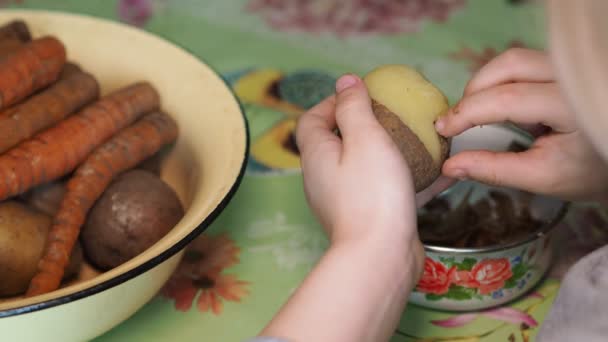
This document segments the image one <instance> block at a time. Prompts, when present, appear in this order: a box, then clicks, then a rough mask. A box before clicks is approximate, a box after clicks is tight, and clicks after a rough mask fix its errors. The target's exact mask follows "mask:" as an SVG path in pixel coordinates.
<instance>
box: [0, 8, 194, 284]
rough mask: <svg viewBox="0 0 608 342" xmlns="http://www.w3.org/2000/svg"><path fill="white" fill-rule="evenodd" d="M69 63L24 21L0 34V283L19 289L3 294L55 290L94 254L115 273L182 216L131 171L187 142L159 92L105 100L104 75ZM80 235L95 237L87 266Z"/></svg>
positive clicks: (124, 93) (164, 188) (140, 90)
mask: <svg viewBox="0 0 608 342" xmlns="http://www.w3.org/2000/svg"><path fill="white" fill-rule="evenodd" d="M66 56H67V53H66V48H65V46H64V44H63V43H62V42H61V41H60V40H59V39H58V38H56V37H52V36H45V37H39V38H34V37H32V35H31V34H30V31H29V29H28V27H27V25H26V24H25V23H24V22H23V21H20V20H16V21H13V22H11V23H8V24H6V25H4V26H2V27H0V201H2V202H0V283H2V284H10V286H8V285H7V286H0V296H13V295H20V294H23V293H24V292H25V294H26V296H35V295H40V294H44V293H48V292H51V291H54V290H56V289H58V288H59V287H60V286H61V283H62V281H63V280H65V279H66V278H68V276H70V275H72V276H73V275H74V274H77V273H78V272H77V271H74V269H76V270H78V267H77V266H78V265H76V266H74V263H75V261H74V260H76V264H78V262H89V261H90V260H91V259H92V258H91V255H93V256H94V262H92V263H93V264H95V265H96V266H97V267H98V268H99V269H100V270H107V269H110V268H112V267H116V266H118V265H120V264H121V263H124V262H126V261H127V260H128V259H130V258H132V257H133V256H135V255H137V254H139V253H141V252H143V251H144V250H145V249H147V248H148V247H150V246H151V245H152V244H154V243H155V242H156V241H158V240H159V239H160V238H162V237H163V236H164V235H165V234H166V233H167V232H168V231H169V230H170V229H171V228H172V227H173V226H174V225H175V224H177V222H178V221H179V220H180V219H181V217H182V216H183V208H182V206H181V203H180V202H179V199H178V197H177V195H176V194H175V193H174V191H173V190H172V189H171V188H170V187H169V186H168V185H166V184H165V183H164V182H162V180H161V179H160V178H159V177H158V175H156V174H154V173H151V172H148V171H143V170H138V171H130V170H132V169H136V168H138V167H139V166H140V165H141V163H142V162H144V161H146V160H149V159H150V158H152V157H154V156H155V155H157V154H158V152H159V150H161V148H163V147H164V146H166V145H170V144H172V143H173V142H175V140H176V139H177V137H178V128H177V124H176V122H175V121H174V120H173V119H172V118H171V117H170V116H169V115H168V114H166V113H164V112H163V111H162V110H161V103H160V96H159V94H158V92H157V91H156V89H155V88H154V86H153V85H151V84H150V83H148V82H145V81H137V82H134V83H132V84H130V85H128V86H126V87H124V88H121V89H117V90H115V91H113V92H111V93H110V94H107V95H105V96H102V97H100V91H99V84H98V82H97V80H96V79H95V77H94V76H93V75H91V74H90V73H88V72H87V71H86V70H83V69H82V68H81V67H79V66H78V65H77V64H76V63H74V62H72V61H67V59H66V58H67V57H66ZM132 172H138V174H137V176H136V177H133V176H131V177H127V175H128V174H129V173H132ZM117 179H118V180H120V182H121V184H122V185H120V186H116V187H114V189H113V190H112V191H111V192H112V193H111V194H110V195H112V196H110V197H111V198H109V199H107V200H105V201H100V198H103V197H104V196H106V195H108V194H107V192H108V191H109V190H108V189H109V187H112V186H113V182H115V181H117ZM143 189H145V190H146V195H145V196H142V195H141V192H142V191H143ZM116 198H118V199H116ZM120 198H122V201H124V202H125V203H130V204H129V205H121V204H122V202H120ZM133 199H137V200H136V201H134V200H133ZM114 200H116V201H119V202H118V203H112V201H114ZM100 202H103V204H100ZM134 202H137V203H134ZM125 208H126V209H125ZM163 208H169V209H167V210H164V209H163ZM90 212H96V213H97V214H96V216H95V219H94V220H93V221H92V222H91V220H89V222H88V221H87V220H88V217H89V213H90ZM150 222H154V223H155V225H152V226H151V225H150ZM83 227H84V228H83ZM83 229H86V230H90V231H92V232H94V234H88V235H87V238H86V240H83V244H82V246H83V247H84V248H83V252H84V253H83V254H84V256H85V258H84V259H86V260H85V261H83V260H82V259H83V257H82V255H81V253H82V252H81V251H80V242H79V238H81V237H82V235H83V234H81V231H82V230H83ZM119 231H121V232H119ZM117 232H118V233H117ZM117 234H119V235H118V236H123V235H124V238H121V239H117V238H116V237H117ZM120 234H123V235H120ZM150 236H152V237H153V238H150ZM117 240H118V241H120V242H119V243H116V241H117ZM90 246H96V247H95V248H93V247H90ZM86 247H89V249H90V250H87V248H86ZM75 251H76V254H77V256H76V257H74V254H75ZM117 256H120V257H118V258H117Z"/></svg>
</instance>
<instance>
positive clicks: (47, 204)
mask: <svg viewBox="0 0 608 342" xmlns="http://www.w3.org/2000/svg"><path fill="white" fill-rule="evenodd" d="M64 193H65V184H64V183H63V182H51V183H47V184H43V185H40V186H37V187H35V188H33V189H32V190H30V191H28V192H27V193H25V194H24V195H23V196H22V199H23V201H25V202H26V203H27V204H28V205H29V206H31V207H32V208H34V209H37V210H40V211H42V212H43V213H45V214H47V215H51V216H54V215H55V214H56V213H57V211H58V210H59V205H60V204H61V200H62V199H63V195H64Z"/></svg>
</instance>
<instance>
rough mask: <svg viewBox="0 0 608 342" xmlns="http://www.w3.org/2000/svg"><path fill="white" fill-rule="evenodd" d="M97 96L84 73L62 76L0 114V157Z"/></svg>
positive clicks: (94, 85) (96, 88) (68, 72)
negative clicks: (47, 86)
mask: <svg viewBox="0 0 608 342" xmlns="http://www.w3.org/2000/svg"><path fill="white" fill-rule="evenodd" d="M98 96H99V85H98V84H97V81H96V80H95V78H94V77H93V76H91V75H89V74H87V73H84V72H78V71H76V70H66V72H65V76H64V77H63V78H62V79H60V80H59V81H58V82H56V83H54V84H53V85H52V86H50V87H49V88H47V89H45V90H43V91H42V92H40V93H38V94H36V95H34V96H32V97H30V98H29V99H27V100H25V101H24V102H22V103H21V104H18V105H16V106H14V107H10V108H8V109H7V110H5V111H4V112H0V153H2V152H5V151H6V150H8V149H9V148H11V147H13V146H15V145H17V144H18V143H20V142H22V141H23V140H26V139H29V138H31V137H32V136H34V134H36V133H38V132H40V131H42V130H44V129H46V128H48V127H50V126H52V125H54V124H56V123H57V122H59V121H61V120H63V119H65V118H66V117H67V116H68V115H70V114H72V113H74V112H75V111H77V110H79V109H80V108H82V107H83V106H84V105H86V104H88V103H89V102H91V101H93V100H95V99H97V97H98Z"/></svg>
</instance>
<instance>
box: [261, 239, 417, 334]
mask: <svg viewBox="0 0 608 342" xmlns="http://www.w3.org/2000/svg"><path fill="white" fill-rule="evenodd" d="M419 252H420V251H416V252H414V251H412V246H406V245H399V244H395V245H384V244H375V243H373V242H370V243H362V244H361V245H357V244H344V245H339V246H332V247H331V248H330V249H329V251H328V252H327V253H326V254H325V255H324V256H323V258H322V259H321V261H320V262H319V264H318V265H317V266H316V267H315V269H314V270H313V271H312V273H311V274H310V275H309V276H308V277H307V278H306V280H305V281H304V283H303V284H302V286H301V287H300V288H299V289H298V290H297V291H296V293H295V294H294V296H293V297H292V298H291V299H290V300H289V301H288V303H287V304H286V305H285V306H284V307H283V309H282V310H281V311H280V313H279V314H278V315H277V316H276V317H275V319H274V320H273V321H272V322H271V323H270V325H269V326H268V327H267V328H266V329H265V330H264V332H263V335H265V336H277V337H282V338H285V339H286V340H288V341H338V342H339V341H388V340H389V338H390V337H391V336H392V334H393V332H394V329H395V327H396V326H397V323H398V321H399V317H400V316H401V314H402V312H403V309H404V307H405V304H406V301H407V297H408V294H409V293H410V291H411V290H412V289H413V287H414V285H415V282H416V281H417V279H418V276H417V275H418V274H420V266H419V264H420V260H419V254H420V253H419Z"/></svg>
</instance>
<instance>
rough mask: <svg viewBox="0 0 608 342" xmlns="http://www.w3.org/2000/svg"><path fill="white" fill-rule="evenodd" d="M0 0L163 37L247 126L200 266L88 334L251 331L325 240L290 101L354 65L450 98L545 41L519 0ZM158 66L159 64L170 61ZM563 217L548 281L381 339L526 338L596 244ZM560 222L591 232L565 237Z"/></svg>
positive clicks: (232, 335) (602, 237) (535, 13)
mask: <svg viewBox="0 0 608 342" xmlns="http://www.w3.org/2000/svg"><path fill="white" fill-rule="evenodd" d="M0 3H2V4H3V5H5V6H17V7H27V8H44V9H54V10H61V11H71V12H77V13H86V14H90V15H95V16H101V17H105V18H110V19H113V20H121V21H125V22H128V23H130V24H132V25H137V26H141V27H142V28H144V29H146V30H148V31H150V32H153V33H155V34H158V35H160V36H163V37H165V38H167V39H169V40H171V41H173V42H175V43H177V44H179V45H181V46H183V47H185V48H187V49H188V50H190V51H191V52H193V53H194V54H196V55H197V56H200V57H201V58H202V59H203V60H205V61H206V62H208V63H209V64H211V66H212V67H214V68H215V69H216V70H218V72H220V73H221V74H222V75H224V76H225V78H226V79H227V81H228V82H229V83H230V84H231V85H232V86H233V87H234V88H235V90H236V92H237V95H238V96H239V97H240V98H241V100H242V102H243V103H244V107H245V109H246V114H247V117H248V119H249V121H250V125H251V137H252V158H251V160H250V162H249V166H248V173H247V175H246V177H245V179H244V182H243V184H242V186H241V188H240V190H239V192H238V194H237V196H236V197H235V199H234V201H233V202H232V203H231V205H230V206H229V208H228V209H227V210H226V211H225V213H224V214H222V215H221V217H220V219H218V221H217V222H216V223H215V224H214V225H213V227H212V228H211V229H209V230H208V232H207V234H205V235H204V236H202V237H200V238H199V239H198V240H196V241H195V242H194V243H193V244H192V245H191V246H190V247H189V251H188V253H187V256H188V257H187V258H186V260H185V261H184V262H189V263H196V264H197V268H198V269H199V270H201V271H200V272H201V274H199V275H197V279H196V281H190V282H185V283H184V282H180V281H179V278H178V277H176V278H174V279H173V280H172V281H170V282H169V283H168V284H167V286H166V287H165V289H164V290H163V293H161V294H159V296H158V297H157V298H156V299H154V300H153V301H152V302H150V303H149V304H148V305H146V306H145V307H144V308H143V309H142V310H141V311H140V312H138V313H137V314H136V315H135V316H134V317H132V318H131V319H130V320H128V321H126V322H125V323H123V324H122V325H120V326H118V327H117V328H115V329H114V330H113V331H110V332H109V333H107V334H106V335H104V336H102V337H99V338H98V339H97V341H98V342H106V341H168V340H173V339H176V340H179V341H226V342H230V341H240V340H242V339H244V338H247V337H249V336H252V335H254V334H256V333H257V332H258V331H259V330H260V329H261V328H262V327H263V326H264V324H265V323H266V322H267V321H268V320H269V319H270V318H271V317H272V315H273V314H274V313H275V312H276V310H277V309H278V308H279V307H280V305H281V304H282V303H283V302H284V301H285V300H286V298H287V297H288V296H289V294H290V293H291V292H292V291H293V290H294V289H295V288H296V287H297V285H298V284H299V283H300V281H301V280H302V279H303V278H304V277H305V275H306V274H307V272H308V271H309V270H310V269H311V267H312V266H313V264H314V263H315V261H316V260H318V258H319V257H320V255H321V254H322V252H323V250H324V248H326V246H327V241H326V239H325V237H324V235H323V233H322V230H321V228H320V226H319V224H318V223H317V222H316V221H315V219H314V217H313V216H312V214H311V213H310V212H309V210H308V208H307V205H306V202H305V199H304V195H303V191H302V179H301V174H300V172H299V170H298V158H297V154H296V153H295V152H294V151H293V150H294V148H293V144H292V142H291V141H290V132H291V131H292V130H293V122H294V120H293V118H294V117H295V116H297V114H298V113H299V109H298V107H296V106H294V105H298V106H300V107H306V106H309V105H310V104H312V103H314V102H315V101H316V100H317V99H319V98H321V97H322V96H324V95H326V94H327V93H328V92H331V91H332V89H333V88H332V87H333V84H332V82H333V79H334V78H335V77H337V76H338V75H339V74H341V73H344V72H357V73H361V74H362V73H365V72H366V71H369V70H370V69H371V68H372V67H374V66H376V65H379V64H384V63H407V64H411V65H414V66H416V67H417V68H419V69H420V70H421V71H422V72H423V73H425V74H426V75H427V76H428V77H429V78H430V79H431V80H432V81H433V82H434V83H435V84H437V85H438V86H439V87H440V88H441V89H442V90H443V91H444V92H445V93H446V95H447V96H448V98H449V99H450V101H451V102H452V103H453V102H454V101H457V100H458V98H459V96H460V94H461V92H462V89H463V87H464V85H465V83H466V82H467V80H468V79H469V78H470V77H471V74H472V72H474V71H475V70H476V69H478V68H479V67H480V66H481V65H483V64H484V63H485V62H486V61H487V60H489V59H490V58H492V57H493V56H495V55H496V54H497V53H499V52H500V51H502V50H504V49H506V48H508V47H509V46H527V47H536V48H542V47H543V45H544V35H543V30H544V22H543V16H542V8H541V7H539V5H537V4H535V3H534V2H532V1H515V0H511V1H507V0H402V1H398V0H386V1H376V2H372V1H363V0H349V1H338V0H310V1H306V0H234V1H228V0H226V1H211V0H207V1H205V0H199V1H197V0H122V1H116V0H114V1H109V0H103V1H102V0H87V1H84V0H64V1H56V0H47V1H43V0H21V1H18V0H15V1H8V0H4V1H1V2H0ZM371 3H375V4H376V5H372V4H371ZM402 3H407V6H406V7H402V6H401V5H400V4H402ZM92 44H94V39H93V40H92ZM165 67H166V68H171V61H167V63H166V66H165ZM293 89H298V91H297V92H294V91H293ZM277 94H278V95H280V96H277ZM193 115H194V113H193ZM567 223H571V224H570V225H568V224H567ZM567 223H566V224H564V225H563V227H560V230H561V234H562V235H564V236H569V237H572V238H568V239H565V240H566V241H568V242H569V245H568V246H567V247H568V248H569V249H566V247H564V251H565V250H571V251H572V252H571V253H565V252H564V253H562V254H561V255H562V258H561V259H560V260H559V261H558V263H559V265H558V266H557V267H556V268H554V272H553V273H552V277H550V278H548V279H547V280H546V281H544V283H543V284H542V285H541V286H540V287H539V288H538V289H536V291H535V292H534V293H533V294H532V295H530V296H529V297H527V298H524V299H522V300H520V301H518V302H516V303H513V304H511V305H510V306H508V307H507V309H506V310H503V313H504V314H502V315H501V314H494V315H488V314H487V313H485V314H484V313H480V314H469V315H465V316H462V315H456V314H450V313H442V312H434V311H429V310H426V309H423V308H420V307H415V306H410V307H408V308H407V310H406V312H405V314H404V316H403V319H402V321H401V324H400V326H399V330H398V331H397V333H396V334H395V337H394V341H532V340H533V338H534V336H535V334H536V332H537V327H538V325H539V324H540V323H541V322H542V320H543V317H544V316H545V315H546V313H547V312H548V310H549V308H550V305H551V303H552V301H553V299H554V297H555V294H556V293H557V290H558V288H559V280H558V279H559V276H560V275H561V274H562V273H563V270H564V269H565V268H566V267H567V266H568V265H569V264H571V263H572V262H573V261H574V260H576V259H577V258H578V257H580V255H582V254H583V253H585V252H587V251H588V250H591V249H593V248H595V247H596V246H597V245H598V244H600V243H602V242H606V241H607V240H608V234H607V233H606V232H605V231H604V229H605V228H604V227H606V224H605V217H604V213H603V212H600V211H599V210H597V209H595V208H593V207H583V208H577V209H575V210H574V211H573V213H571V215H570V216H569V218H568V220H567ZM572 223H573V224H572ZM571 226H575V227H576V228H577V229H584V230H585V232H587V233H589V232H591V233H593V234H596V235H591V234H586V233H583V234H576V233H574V231H572V230H571V229H570V227H571ZM598 234H599V235H598ZM590 236H594V238H589V237H590ZM598 236H599V238H598ZM564 246H565V245H564ZM214 270H215V271H214ZM217 271H219V273H218V272H217ZM178 272H179V270H178ZM206 272H207V273H206ZM361 295H365V294H364V293H362V294H361ZM319 300H324V299H323V298H320V299H319ZM312 328H314V327H312Z"/></svg>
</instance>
